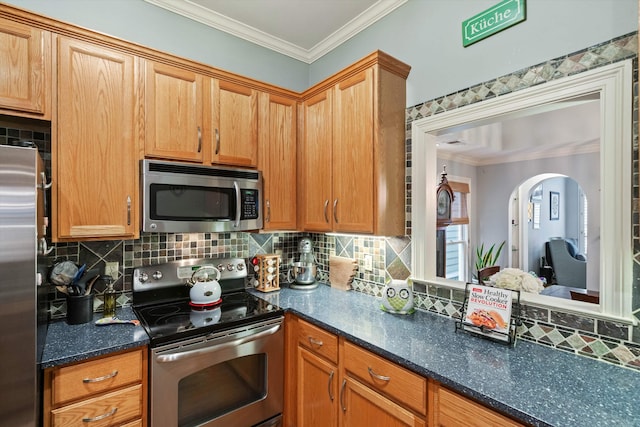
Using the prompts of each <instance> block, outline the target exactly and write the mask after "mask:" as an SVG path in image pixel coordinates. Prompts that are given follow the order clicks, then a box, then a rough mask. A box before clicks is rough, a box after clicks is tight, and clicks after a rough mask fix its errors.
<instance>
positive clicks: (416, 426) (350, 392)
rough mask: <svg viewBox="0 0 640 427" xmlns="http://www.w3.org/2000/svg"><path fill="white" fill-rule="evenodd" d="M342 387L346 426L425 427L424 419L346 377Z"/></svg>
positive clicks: (341, 396)
mask: <svg viewBox="0 0 640 427" xmlns="http://www.w3.org/2000/svg"><path fill="white" fill-rule="evenodd" d="M343 384H344V385H343V386H342V390H341V393H340V394H341V395H340V398H341V402H340V404H341V406H342V407H341V411H342V419H343V422H342V425H343V426H353V427H356V426H357V427H360V426H362V427H424V426H426V423H425V420H424V419H423V418H421V417H419V416H418V415H416V414H414V413H413V412H411V411H410V410H408V409H406V408H405V407H403V406H401V405H400V404H398V403H395V402H393V401H392V400H390V399H387V398H386V397H384V396H383V395H381V394H379V393H378V392H376V391H375V390H374V389H372V388H369V387H367V386H366V385H364V384H361V383H360V382H358V381H357V380H355V379H353V378H351V377H349V376H347V377H346V378H345V379H343Z"/></svg>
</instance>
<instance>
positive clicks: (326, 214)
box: [324, 199, 329, 224]
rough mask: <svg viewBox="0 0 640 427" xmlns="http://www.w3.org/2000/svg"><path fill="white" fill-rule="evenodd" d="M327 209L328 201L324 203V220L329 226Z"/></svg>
mask: <svg viewBox="0 0 640 427" xmlns="http://www.w3.org/2000/svg"><path fill="white" fill-rule="evenodd" d="M328 207H329V199H327V200H325V201H324V220H325V222H326V223H327V224H329V215H328V212H327V208H328Z"/></svg>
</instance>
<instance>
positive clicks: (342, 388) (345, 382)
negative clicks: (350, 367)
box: [340, 379, 347, 413]
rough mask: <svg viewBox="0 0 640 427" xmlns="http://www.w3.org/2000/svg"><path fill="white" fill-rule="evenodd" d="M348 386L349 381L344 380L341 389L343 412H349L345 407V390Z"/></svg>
mask: <svg viewBox="0 0 640 427" xmlns="http://www.w3.org/2000/svg"><path fill="white" fill-rule="evenodd" d="M346 386H347V380H346V379H345V380H342V387H340V406H341V407H342V412H345V413H346V412H347V407H346V406H345V405H344V389H345V387H346Z"/></svg>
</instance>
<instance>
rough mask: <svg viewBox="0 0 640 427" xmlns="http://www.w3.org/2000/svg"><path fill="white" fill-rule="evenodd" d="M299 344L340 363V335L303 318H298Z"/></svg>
mask: <svg viewBox="0 0 640 427" xmlns="http://www.w3.org/2000/svg"><path fill="white" fill-rule="evenodd" d="M298 345H300V346H302V347H305V348H307V349H309V350H311V351H312V352H313V353H315V354H317V355H318V356H321V357H324V358H325V359H327V360H330V361H331V362H333V363H336V364H337V363H338V337H337V336H335V335H333V334H332V333H330V332H327V331H325V330H323V329H321V328H318V327H317V326H314V325H312V324H311V323H308V322H305V321H304V320H301V319H298Z"/></svg>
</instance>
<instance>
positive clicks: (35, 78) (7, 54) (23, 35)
mask: <svg viewBox="0 0 640 427" xmlns="http://www.w3.org/2000/svg"><path fill="white" fill-rule="evenodd" d="M0 70H2V78H0V113H3V114H11V115H18V116H25V117H35V118H38V119H44V120H50V119H51V33H50V32H48V31H43V30H40V29H37V28H33V27H30V26H28V25H25V24H21V23H18V22H14V21H11V20H8V19H5V18H0Z"/></svg>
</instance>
